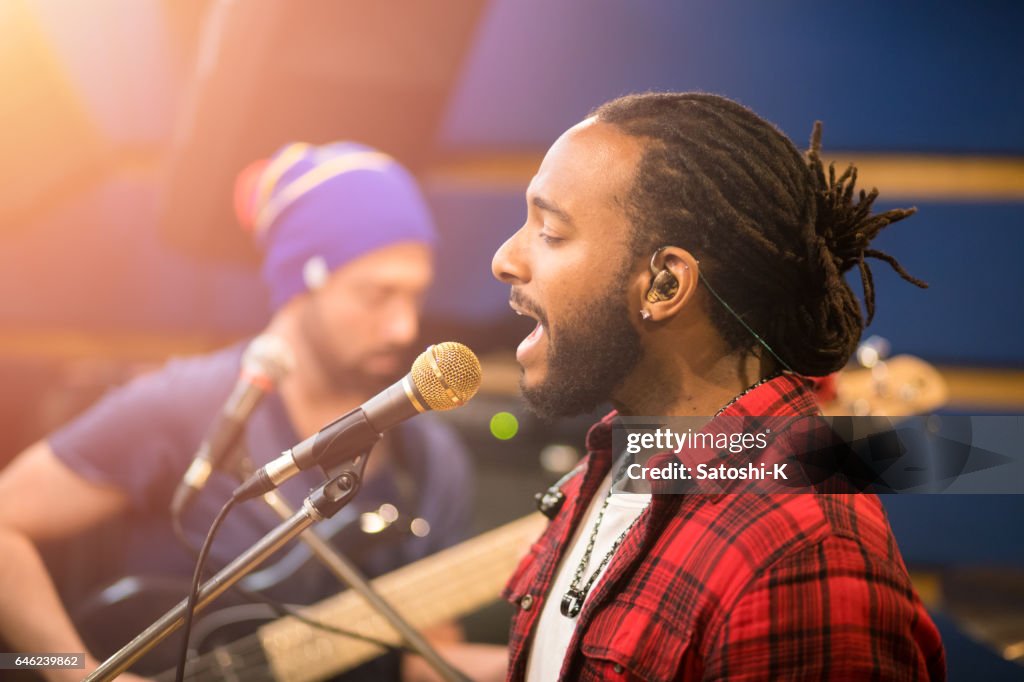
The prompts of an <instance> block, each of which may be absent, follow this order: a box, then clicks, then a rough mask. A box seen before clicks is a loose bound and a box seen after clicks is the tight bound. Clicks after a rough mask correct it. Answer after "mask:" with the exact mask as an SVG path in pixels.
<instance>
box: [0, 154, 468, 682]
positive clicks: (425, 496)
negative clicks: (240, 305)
mask: <svg viewBox="0 0 1024 682" xmlns="http://www.w3.org/2000/svg"><path fill="white" fill-rule="evenodd" d="M235 204H236V208H237V213H238V214H239V218H240V221H241V222H242V224H243V226H245V227H246V228H247V229H249V230H251V231H252V233H253V237H254V239H256V241H257V243H258V244H259V245H260V247H261V248H262V250H263V253H264V260H263V265H262V270H261V272H262V279H263V281H264V283H265V285H266V288H267V291H268V293H269V300H270V307H271V316H270V319H269V322H268V324H267V326H266V328H265V330H264V334H265V335H269V338H272V339H273V340H274V342H275V343H276V344H278V345H279V346H280V347H281V348H283V349H285V350H284V351H282V352H284V353H285V354H286V355H287V356H288V358H287V359H286V360H284V361H283V362H285V363H286V364H287V365H288V371H287V372H285V373H284V376H283V377H282V378H281V379H280V381H279V382H278V386H277V390H276V391H275V392H273V393H271V394H269V395H268V396H267V397H266V398H264V399H263V400H262V402H260V404H259V405H258V406H257V407H256V408H255V410H254V411H253V413H252V415H251V417H250V418H249V419H248V421H247V423H246V426H245V431H244V434H243V436H242V448H241V449H242V451H243V452H244V453H245V454H246V455H247V456H248V457H249V459H250V460H251V462H252V464H254V465H255V466H260V465H262V464H264V463H266V462H267V461H269V460H270V459H272V458H273V457H276V456H277V455H278V454H280V453H281V452H282V451H284V450H286V449H288V448H289V447H291V446H292V445H294V444H295V443H297V442H299V441H301V440H303V439H305V438H307V437H309V436H310V435H312V434H314V433H316V432H317V431H318V430H319V429H320V428H321V427H323V426H324V425H326V424H327V423H329V422H331V421H333V420H334V419H335V418H337V417H338V416H340V415H342V414H344V413H346V412H348V411H349V410H351V409H353V408H356V407H358V406H359V405H360V404H361V403H362V402H364V401H365V400H366V399H368V398H370V397H372V396H373V395H375V394H376V393H377V392H378V391H380V390H381V389H383V388H385V387H386V386H388V385H390V384H391V383H392V382H393V381H394V380H396V379H397V378H399V377H400V376H401V375H402V374H404V373H405V372H406V371H408V368H409V365H410V362H411V359H412V358H413V357H415V354H416V352H418V351H419V350H421V349H418V348H413V342H414V341H416V339H417V334H418V330H419V314H420V306H421V303H422V299H423V296H424V294H425V292H426V290H427V288H428V286H429V285H430V282H431V279H432V275H433V270H432V250H433V248H434V245H435V243H436V240H437V235H436V231H435V228H434V224H433V221H432V219H431V216H430V212H429V210H428V208H427V205H426V202H425V201H424V199H423V197H422V195H421V193H420V191H419V188H418V187H417V186H416V183H415V181H414V180H413V178H412V176H411V175H410V174H409V172H408V171H407V170H406V169H404V168H403V167H402V166H401V165H400V164H399V163H398V162H397V161H395V160H394V159H392V158H390V157H388V156H387V155H385V154H382V153H381V152H379V151H376V150H374V149H370V148H368V147H365V146H362V145H358V144H354V143H337V144H330V145H325V146H313V145H307V144H290V145H288V146H286V147H284V148H283V149H281V150H280V151H279V152H278V153H277V154H275V155H274V156H273V157H272V158H271V159H269V160H267V161H263V162H258V163H256V164H253V165H252V166H250V167H249V168H248V169H246V170H245V171H244V172H243V173H242V174H241V175H240V176H239V180H238V183H237V188H236V196H235ZM263 338H268V337H263ZM247 346H248V341H247V342H245V343H240V344H237V345H234V346H231V347H229V348H226V349H224V350H221V351H217V352H214V353H211V354H208V355H204V356H199V357H189V358H181V359H173V360H171V361H170V362H168V363H167V364H166V366H165V367H164V368H163V369H162V370H160V371H158V372H155V373H153V374H149V375H145V376H142V377H140V378H138V379H136V380H134V381H132V382H131V383H129V384H128V385H126V386H124V387H122V388H119V389H117V390H114V391H112V392H111V393H109V394H108V395H107V396H106V397H104V398H103V399H102V400H101V401H100V402H99V403H98V404H97V405H95V406H94V407H93V408H92V409H90V410H89V411H87V412H86V413H85V414H84V415H82V416H81V417H79V418H78V419H76V420H74V421H73V422H71V423H70V424H68V425H66V426H65V427H63V428H61V429H60V430H58V431H57V432H56V433H53V434H51V435H50V436H48V437H47V438H46V439H45V440H42V441H40V442H39V443H37V444H35V445H33V446H32V447H30V448H29V449H28V450H26V451H25V452H24V453H22V454H21V455H20V456H19V457H18V458H17V459H16V460H15V461H14V462H13V463H12V464H11V465H10V466H9V467H8V468H7V469H6V470H5V471H3V472H2V473H0V555H2V556H3V557H4V560H3V562H2V567H0V575H2V579H3V584H4V585H5V586H7V589H5V590H4V594H3V596H0V637H2V638H3V639H4V640H5V641H6V642H7V643H8V645H9V646H11V647H12V650H15V651H26V652H32V651H35V652H39V651H51V652H76V651H86V646H85V644H84V643H83V640H82V638H80V636H79V633H78V632H76V630H75V626H74V625H73V623H72V621H71V619H70V618H69V616H68V614H67V612H66V610H65V607H64V605H62V604H61V602H60V600H59V598H58V596H57V592H56V590H55V586H54V585H53V583H52V581H51V580H50V578H49V576H48V574H47V572H46V570H45V568H44V566H43V564H42V562H41V560H40V558H39V555H38V553H37V551H36V548H35V545H34V543H36V542H39V541H48V540H55V539H60V538H67V537H72V536H74V535H76V534H77V533H80V532H82V531H85V530H86V529H88V528H90V527H92V526H95V525H96V524H99V523H102V522H105V521H108V520H110V519H114V518H120V519H122V520H123V521H124V526H125V527H126V531H125V532H126V540H125V543H124V546H123V551H122V552H121V554H122V555H121V556H118V557H116V558H115V559H116V561H115V564H116V565H115V566H114V567H113V571H112V572H113V573H114V575H116V576H124V575H129V574H134V573H144V574H152V573H160V574H162V575H178V576H190V575H191V571H192V567H193V565H194V559H193V557H192V556H191V555H190V554H189V553H187V552H186V551H185V550H184V549H182V548H181V547H179V546H178V545H177V543H175V542H174V539H173V536H172V534H171V532H170V523H169V519H168V511H167V510H168V507H169V504H170V501H171V498H172V495H173V494H174V491H175V489H176V487H177V486H178V485H179V482H180V481H181V480H182V476H183V474H184V472H185V471H186V469H187V468H188V467H189V465H190V463H191V461H192V459H193V456H194V455H195V453H196V450H197V447H198V446H199V445H200V443H201V441H202V440H203V437H204V436H205V435H206V431H207V428H208V427H209V425H210V423H211V422H212V421H213V419H214V417H215V416H216V414H217V413H218V411H219V410H220V409H221V406H222V405H223V404H224V402H225V400H226V398H227V397H228V395H229V393H230V391H231V390H232V387H233V386H234V384H235V382H236V381H237V379H238V376H239V369H240V364H241V362H242V358H243V353H244V352H245V349H246V347H247ZM469 479H470V472H469V464H468V457H467V453H466V452H465V450H464V448H463V446H462V445H461V444H460V443H459V441H458V440H457V439H456V437H455V436H454V434H453V433H452V432H451V431H450V430H449V429H448V428H447V427H445V426H444V425H442V424H441V423H439V422H438V421H436V420H435V419H433V418H432V417H431V415H424V416H423V417H421V418H419V419H415V420H411V421H409V422H406V423H404V424H402V425H401V427H399V428H396V429H394V430H393V431H392V432H391V433H389V435H388V436H386V437H385V438H384V440H383V441H382V442H381V443H380V444H379V445H378V446H377V448H376V449H375V451H374V453H373V456H371V457H370V458H369V462H368V468H367V472H366V479H365V481H364V485H363V489H362V491H361V493H360V495H359V496H358V497H357V498H356V499H355V500H354V502H353V503H351V504H350V505H349V506H348V507H347V508H345V509H344V510H342V512H340V513H339V514H338V515H337V516H335V517H334V518H333V519H330V520H329V521H327V522H325V523H324V524H322V527H318V532H321V533H322V534H326V535H329V536H331V537H332V538H333V539H332V542H333V544H335V546H336V547H338V548H339V549H340V550H341V551H342V552H343V553H345V554H347V555H348V556H349V558H351V559H352V560H353V561H355V562H356V563H357V565H359V566H360V567H361V568H362V569H363V570H364V572H366V573H368V574H370V575H379V574H381V573H384V572H387V571H389V570H392V569H394V568H396V567H398V566H400V565H402V564H405V563H408V562H410V561H412V560H415V559H418V558H420V557H423V556H425V555H427V554H430V553H432V552H434V551H436V550H438V549H440V548H443V547H446V546H448V545H451V544H454V543H455V542H457V541H458V540H460V539H462V538H463V536H464V533H465V530H466V527H467V522H468V516H469V506H468V500H467V491H468V490H469V489H470V481H469ZM321 482H322V480H320V478H319V476H318V475H317V472H315V471H310V472H305V473H304V475H301V476H299V477H296V478H295V479H293V480H292V481H289V482H288V483H287V484H285V485H284V486H283V487H282V489H281V492H282V494H283V495H284V497H285V498H286V499H287V500H288V501H289V502H290V503H291V505H292V506H293V507H297V506H299V505H300V504H301V501H302V499H303V498H304V497H305V495H306V494H307V493H308V491H309V490H310V488H311V487H315V486H317V485H319V484H320V483H321ZM235 485H237V480H236V479H234V478H232V477H231V476H229V475H227V474H226V473H223V472H214V473H213V474H212V476H211V477H210V479H209V480H208V482H207V484H206V485H205V487H204V488H203V489H202V490H201V491H200V492H199V493H198V495H197V496H196V497H195V499H194V500H193V501H192V502H191V504H189V505H188V507H187V508H186V509H185V512H184V516H183V523H184V531H185V534H186V536H187V537H188V539H189V540H190V541H191V543H192V544H194V545H196V546H198V544H200V542H201V541H202V538H203V537H204V536H205V534H206V530H207V528H208V526H209V525H210V522H211V521H212V519H213V517H214V515H215V513H216V511H217V510H218V509H219V508H220V506H221V505H222V504H223V502H224V501H225V500H226V499H227V498H228V497H229V496H230V493H231V491H232V489H233V488H234V487H235ZM383 504H388V505H392V506H393V507H394V509H395V510H396V511H397V516H398V518H397V520H395V519H394V518H390V520H391V521H393V523H392V526H393V527H391V528H389V529H388V530H389V531H390V532H384V533H379V534H378V535H379V537H378V535H368V534H366V533H364V532H362V531H361V530H360V518H361V515H362V514H364V513H372V512H374V511H376V510H378V508H380V507H381V505H383ZM392 516H393V515H392ZM413 520H417V523H418V524H419V525H418V526H417V527H416V529H415V530H416V532H412V531H411V530H410V525H411V522H412V521H413ZM278 522H279V519H278V518H277V517H276V516H275V514H274V513H273V512H271V511H270V510H269V509H268V508H266V507H265V506H264V505H262V504H261V503H249V504H247V505H246V506H245V507H244V508H239V509H237V510H236V511H235V513H233V514H232V515H231V516H230V517H229V518H228V520H227V522H226V524H225V526H224V527H223V528H222V529H221V531H220V533H219V535H218V537H217V542H216V543H215V544H214V546H213V550H212V553H211V557H210V560H209V561H208V564H207V565H208V566H210V567H219V566H223V565H224V564H225V563H226V562H228V561H229V560H231V559H232V558H234V557H235V556H237V555H238V554H239V553H240V552H241V551H242V550H244V549H245V548H247V547H248V546H249V545H251V544H252V543H253V542H254V541H256V540H257V539H258V538H260V537H262V536H263V535H264V534H265V533H266V532H267V531H269V530H270V529H271V528H273V527H274V526H275V525H277V523H278ZM303 551H304V549H303V548H301V547H298V548H293V549H292V550H291V551H290V552H287V553H286V554H285V557H284V558H283V559H282V560H281V562H280V564H281V565H282V566H281V567H279V572H280V573H281V574H283V577H281V576H276V577H275V574H274V572H273V571H269V570H267V571H264V572H263V573H262V574H261V576H260V580H258V581H257V582H256V583H255V584H254V583H249V584H250V586H255V587H259V588H260V589H262V590H263V591H264V592H265V593H266V594H268V595H269V596H271V597H273V598H274V599H277V600H279V601H285V602H288V603H292V604H308V603H311V602H314V601H316V600H319V599H322V598H324V597H326V596H329V595H331V594H333V593H336V592H338V591H340V590H341V589H343V586H341V585H339V584H338V582H337V580H336V579H335V578H334V577H333V576H332V575H331V574H329V573H328V572H327V571H326V569H324V568H322V567H321V566H320V565H319V564H317V563H316V562H313V561H311V560H310V559H309V557H308V556H306V554H308V552H306V554H303ZM100 559H104V560H106V559H107V558H106V557H97V560H100ZM182 596H184V591H182V593H181V594H179V595H177V598H181V597H182ZM161 613H162V610H161V611H157V612H155V613H153V614H152V618H151V619H150V621H151V620H152V619H155V617H156V616H159V615H160V614H161ZM145 624H148V622H147V623H145ZM249 627H250V629H251V628H252V627H254V626H252V625H251V624H250V625H249ZM82 634H85V635H87V634H89V633H84V632H83V633H82ZM133 634H136V633H132V632H130V633H127V637H130V636H132V635H133ZM124 641H127V638H126V639H125V640H124ZM122 643H123V642H122ZM109 653H112V652H105V653H104V654H101V653H100V652H91V654H92V655H91V656H90V658H89V665H88V667H89V668H92V667H94V666H95V665H96V664H97V660H96V656H100V655H109ZM397 668H398V666H397V659H396V657H392V658H391V660H387V661H385V662H384V663H382V664H381V663H379V664H378V665H377V666H376V667H374V668H369V667H368V666H366V667H364V668H362V669H360V670H361V672H360V670H357V671H355V672H354V674H353V675H352V676H350V677H345V679H374V680H377V679H388V678H389V677H392V678H393V677H397ZM251 672H252V671H250V673H251ZM82 674H83V673H82V671H81V670H63V671H60V670H49V671H46V675H47V677H48V679H52V680H58V679H80V677H81V675H82ZM224 674H225V675H227V672H225V673H224ZM237 674H238V675H240V678H241V679H245V678H246V677H247V676H248V675H247V674H246V673H245V672H238V673H237Z"/></svg>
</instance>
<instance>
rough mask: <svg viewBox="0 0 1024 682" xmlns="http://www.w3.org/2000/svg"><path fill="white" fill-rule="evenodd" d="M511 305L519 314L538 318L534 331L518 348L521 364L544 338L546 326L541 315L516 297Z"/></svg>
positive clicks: (517, 352) (511, 301) (517, 357)
mask: <svg viewBox="0 0 1024 682" xmlns="http://www.w3.org/2000/svg"><path fill="white" fill-rule="evenodd" d="M509 306H510V307H511V308H512V310H514V311H515V313H516V314H517V315H524V316H526V317H532V318H533V319H535V320H537V325H536V326H535V327H534V328H533V331H531V332H530V333H529V335H528V336H527V337H526V338H525V339H523V340H522V341H521V342H520V343H519V347H518V348H517V349H516V360H518V361H519V364H524V361H526V360H527V359H528V358H529V356H530V355H532V354H533V352H534V351H535V349H536V348H537V346H538V345H539V344H540V342H541V340H542V339H543V338H544V334H545V331H546V328H545V325H544V322H543V321H542V319H541V316H540V315H538V314H536V313H534V312H533V311H532V310H529V309H528V308H525V307H524V306H522V305H521V304H520V303H519V302H518V301H516V300H514V298H513V299H512V300H509Z"/></svg>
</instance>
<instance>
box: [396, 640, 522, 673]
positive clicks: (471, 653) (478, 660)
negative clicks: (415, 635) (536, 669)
mask: <svg viewBox="0 0 1024 682" xmlns="http://www.w3.org/2000/svg"><path fill="white" fill-rule="evenodd" d="M436 648H437V652H438V653H439V654H440V655H441V657H442V658H443V659H444V660H445V661H447V662H448V663H450V664H451V665H452V666H453V667H454V668H455V669H456V670H458V671H459V672H461V673H464V674H465V675H467V676H468V677H469V679H471V680H473V681H474V682H501V681H502V680H504V679H505V671H506V669H507V668H508V648H507V647H505V646H500V645H497V644H473V643H471V642H448V643H443V644H437V646H436ZM441 680H442V678H441V677H440V676H438V674H437V673H436V672H435V671H434V669H433V668H431V667H430V666H429V665H427V662H426V661H424V660H423V659H422V658H420V657H419V656H411V655H407V656H406V657H405V659H404V660H403V661H402V681H403V682H441Z"/></svg>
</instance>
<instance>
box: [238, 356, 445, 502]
mask: <svg viewBox="0 0 1024 682" xmlns="http://www.w3.org/2000/svg"><path fill="white" fill-rule="evenodd" d="M410 395H412V396H413V397H412V398H410ZM417 404H418V405H419V407H417ZM422 405H423V401H422V399H421V398H419V396H417V395H416V389H415V386H413V385H412V381H411V380H410V377H409V376H408V375H406V376H405V377H404V378H402V379H400V380H399V381H396V382H395V383H394V384H392V385H391V386H389V387H388V388H386V389H384V390H383V391H381V392H380V393H378V394H377V395H375V396H374V397H372V398H370V399H369V400H367V401H366V402H365V403H363V404H362V405H360V406H359V407H357V408H355V409H354V410H352V411H350V412H348V413H346V414H344V415H342V416H341V417H338V418H337V419H335V420H334V421H333V422H331V423H330V424H328V425H327V426H325V427H324V428H322V429H320V430H319V431H317V432H316V433H315V434H313V435H312V436H310V437H309V438H307V439H306V440H304V441H302V442H301V443H299V444H298V445H295V446H294V447H292V448H291V449H290V450H286V451H285V452H284V453H282V454H281V455H280V456H279V457H277V458H276V459H274V460H273V461H271V462H269V463H267V464H266V465H265V466H263V467H261V468H260V469H259V470H258V471H256V472H255V473H254V474H253V475H252V476H250V477H249V478H248V479H247V480H246V481H245V482H244V483H243V484H242V485H241V486H239V487H238V488H237V489H236V490H235V493H234V495H235V497H236V498H237V499H238V501H240V502H241V501H244V500H250V499H252V498H254V497H259V496H260V495H263V494H264V493H268V492H270V491H271V490H273V489H274V488H276V487H277V486H279V485H281V483H283V482H284V481H285V480H287V479H289V478H291V477H292V476H294V475H295V474H297V473H298V472H300V471H305V470H307V469H312V468H313V467H316V466H321V467H323V468H325V469H329V468H331V467H334V466H337V465H339V464H343V463H344V462H347V461H349V460H352V459H355V458H356V457H358V456H359V455H361V454H364V453H366V452H368V451H369V450H370V449H371V448H372V447H373V446H374V445H375V444H376V443H377V441H378V440H380V437H381V434H382V433H384V432H385V431H387V430H388V429H390V428H392V427H394V426H397V425H398V424H400V423H401V422H404V421H405V420H406V419H409V418H411V417H415V416H416V415H417V414H419V413H420V412H423V411H424V410H425V409H426V408H424V407H422Z"/></svg>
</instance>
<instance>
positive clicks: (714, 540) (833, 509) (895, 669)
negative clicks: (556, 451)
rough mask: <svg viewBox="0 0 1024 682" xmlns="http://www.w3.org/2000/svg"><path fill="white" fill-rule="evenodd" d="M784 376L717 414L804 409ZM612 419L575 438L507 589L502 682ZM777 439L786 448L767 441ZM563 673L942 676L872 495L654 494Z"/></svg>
mask: <svg viewBox="0 0 1024 682" xmlns="http://www.w3.org/2000/svg"><path fill="white" fill-rule="evenodd" d="M816 413H817V406H816V404H815V403H814V398H813V395H812V393H811V392H810V390H809V387H808V385H807V384H806V383H805V382H804V381H803V380H801V379H799V378H797V377H794V376H790V375H783V376H780V377H778V378H775V379H773V380H771V381H769V382H766V383H764V384H762V385H761V386H759V387H758V388H756V389H754V390H752V391H750V392H749V393H747V394H746V395H744V396H743V397H742V398H740V399H739V400H738V401H737V402H736V403H734V404H733V405H732V406H730V407H729V408H728V409H727V410H726V411H725V412H723V414H724V415H730V416H785V415H794V416H799V415H812V414H816ZM613 416H614V413H613V414H612V415H609V416H608V417H605V418H604V419H603V420H602V421H601V422H599V423H598V424H596V425H595V426H594V427H593V428H592V429H591V430H590V433H589V434H588V435H587V449H588V450H589V452H590V455H589V457H588V458H587V460H585V462H584V465H583V467H582V470H581V473H580V475H577V476H575V477H574V478H572V479H571V480H570V481H569V482H568V483H566V485H565V486H564V487H563V489H562V490H563V492H564V493H565V495H566V501H565V504H564V505H563V506H562V509H561V511H560V512H559V513H558V515H557V516H556V517H555V518H554V520H553V521H552V522H551V524H550V525H549V526H548V528H547V530H546V531H545V532H544V534H543V535H542V536H541V537H540V539H539V540H538V541H537V542H536V543H534V545H533V547H532V548H531V550H530V552H529V554H528V555H527V556H526V557H525V558H524V559H523V561H522V562H521V563H520V565H519V567H518V568H517V569H516V571H515V573H514V574H513V576H512V579H511V580H510V581H509V583H508V586H507V587H506V588H505V597H506V599H508V600H509V601H510V602H512V604H513V605H514V606H516V607H517V608H516V612H515V614H514V616H513V620H512V630H511V639H510V644H509V648H510V664H509V672H508V679H509V680H522V679H523V677H524V675H525V674H526V664H527V659H528V655H529V646H530V642H531V638H532V637H533V635H534V631H535V629H536V627H535V626H536V622H537V620H538V617H539V615H540V613H541V610H542V607H543V604H544V600H545V599H560V598H561V595H549V594H548V592H549V590H550V587H551V584H552V582H553V581H554V577H555V574H556V571H557V568H558V565H559V562H560V560H561V558H562V556H563V553H564V552H565V551H567V549H568V548H567V545H568V543H569V540H570V538H572V536H573V533H574V531H575V529H576V526H577V525H578V524H579V523H580V522H581V520H582V518H584V517H585V514H586V511H587V507H588V505H589V503H590V501H591V499H592V497H593V495H594V493H595V491H596V490H597V489H598V487H599V486H600V484H601V481H602V480H603V479H604V477H605V476H606V475H607V474H608V471H609V468H610V466H611V460H612V426H611V418H612V417H613ZM775 442H776V443H780V442H781V443H783V445H781V446H780V447H785V444H784V443H785V439H779V440H776V441H775ZM561 679H563V680H573V681H575V680H647V681H658V680H697V679H706V680H719V679H732V680H776V679H799V680H804V679H843V680H868V679H870V680H918V679H937V680H942V679H945V653H944V651H943V647H942V641H941V639H940V638H939V633H938V630H937V629H936V628H935V625H934V624H933V623H932V621H931V619H930V618H929V617H928V614H927V613H926V611H925V609H924V606H923V605H922V604H921V601H920V599H919V598H918V596H917V594H916V593H915V592H914V589H913V587H912V586H911V583H910V578H909V577H908V575H907V570H906V567H905V566H904V564H903V559H902V557H901V556H900V553H899V550H898V549H897V547H896V542H895V540H894V539H893V536H892V531H891V529H890V528H889V523H888V521H887V520H886V517H885V512H884V511H883V509H882V505H881V503H880V502H879V500H878V498H877V497H876V496H874V495H869V494H858V495H826V494H773V495H758V494H746V495H745V494H738V493H734V492H731V491H730V494H721V495H697V494H690V495H653V496H652V501H651V504H650V505H649V506H648V508H647V509H646V510H645V511H644V512H643V514H642V515H641V516H640V518H639V519H638V521H637V523H636V524H635V525H634V526H633V528H632V530H630V532H629V533H628V535H627V536H626V537H625V538H624V539H623V541H622V544H621V545H620V547H619V549H618V551H617V553H616V555H615V557H614V558H613V559H612V561H611V563H610V565H609V566H608V569H607V571H606V573H605V574H604V576H603V577H602V579H601V580H600V581H599V582H598V583H597V584H596V585H595V586H594V587H593V589H592V590H591V594H590V596H589V598H588V599H587V602H586V604H585V606H584V608H583V611H582V612H581V613H580V615H579V616H578V619H577V626H576V631H575V634H574V635H573V639H572V641H571V642H570V644H569V648H568V652H567V654H566V659H565V661H564V664H563V666H562V673H561Z"/></svg>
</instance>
